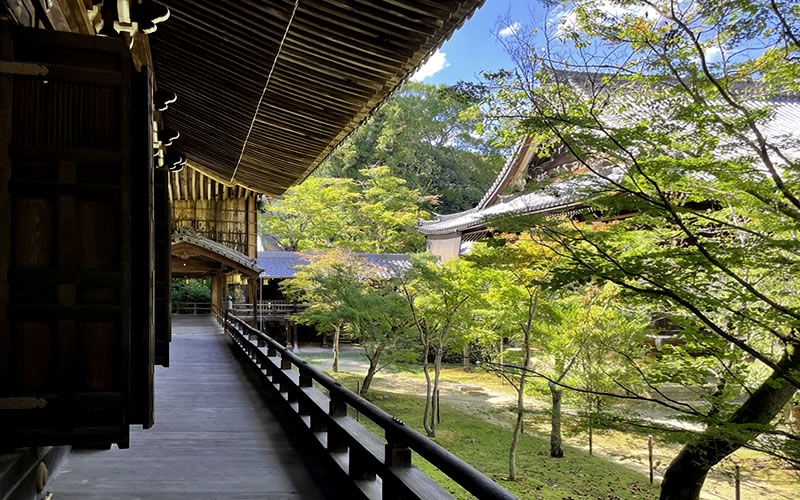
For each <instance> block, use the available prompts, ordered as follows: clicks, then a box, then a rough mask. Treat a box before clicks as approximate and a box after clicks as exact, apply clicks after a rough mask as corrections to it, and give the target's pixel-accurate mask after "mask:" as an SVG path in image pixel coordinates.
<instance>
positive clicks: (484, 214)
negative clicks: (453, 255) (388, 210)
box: [419, 176, 597, 234]
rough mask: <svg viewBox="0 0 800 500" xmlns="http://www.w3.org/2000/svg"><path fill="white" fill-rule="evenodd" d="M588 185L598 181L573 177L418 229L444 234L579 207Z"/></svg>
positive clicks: (432, 222) (424, 223)
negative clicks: (506, 217) (511, 216)
mask: <svg viewBox="0 0 800 500" xmlns="http://www.w3.org/2000/svg"><path fill="white" fill-rule="evenodd" d="M591 184H597V183H592V182H588V179H587V178H586V177H585V176H584V177H576V178H574V179H570V180H568V181H564V182H560V183H557V184H553V185H551V186H548V187H547V188H546V189H542V190H539V191H534V192H532V193H526V194H521V195H519V196H517V197H515V198H512V199H510V200H507V201H503V202H500V203H496V204H494V205H491V206H490V207H488V208H484V209H483V210H474V209H473V210H468V211H466V212H462V213H461V214H458V217H451V218H448V219H440V220H435V221H426V222H423V223H422V224H420V226H419V230H420V232H422V233H424V234H446V233H452V232H455V231H462V230H465V229H470V228H474V227H478V226H480V225H482V224H485V223H487V222H488V221H490V220H491V219H493V218H497V217H500V216H503V215H509V214H525V215H532V214H538V213H550V212H562V211H566V210H571V209H573V208H577V207H578V206H580V205H581V201H582V200H584V199H586V190H587V189H589V188H591Z"/></svg>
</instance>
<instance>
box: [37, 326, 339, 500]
mask: <svg viewBox="0 0 800 500" xmlns="http://www.w3.org/2000/svg"><path fill="white" fill-rule="evenodd" d="M172 325H173V341H172V345H171V351H170V367H169V368H162V367H160V366H159V367H156V380H155V383H156V423H155V425H154V426H153V427H152V428H151V429H148V430H142V429H141V428H135V427H134V428H132V429H131V444H130V449H127V450H119V449H116V448H114V449H111V450H104V451H86V450H73V452H72V453H71V455H70V456H69V458H68V460H67V462H66V463H65V464H64V465H63V466H62V467H61V468H60V470H59V472H58V474H57V475H56V477H55V478H54V479H53V480H51V481H50V483H49V484H48V489H49V490H50V491H52V492H53V493H54V494H55V499H78V498H81V499H87V500H93V499H99V498H103V499H105V500H108V499H134V498H137V499H163V500H173V499H186V498H191V499H201V500H206V499H212V498H217V499H224V498H225V499H232V500H241V499H256V498H258V499H270V500H279V499H287V500H288V499H292V500H296V499H298V498H314V499H316V498H337V496H336V495H335V494H334V491H335V486H334V485H333V484H332V483H331V482H330V481H329V480H328V479H327V477H326V469H325V466H324V465H323V463H322V462H321V461H318V460H321V458H318V457H317V456H315V455H311V453H310V452H308V451H306V450H308V449H310V447H309V446H304V443H303V442H302V441H301V438H298V437H296V436H297V435H298V434H297V433H295V432H294V430H295V428H293V427H291V425H290V424H288V423H287V419H286V418H285V414H282V413H281V411H280V409H279V406H278V401H275V400H271V399H269V396H264V395H263V394H262V393H261V392H260V391H259V390H258V389H257V385H256V383H254V381H253V379H252V377H248V374H247V371H246V368H244V367H243V365H242V364H241V363H240V361H239V360H238V359H236V357H235V355H234V352H233V350H232V349H231V347H230V341H229V340H228V338H227V337H226V336H223V335H222V334H221V329H220V328H219V326H218V325H217V324H216V323H215V322H214V321H213V319H212V318H211V317H210V316H189V315H183V316H174V317H173V319H172ZM271 403H275V404H271Z"/></svg>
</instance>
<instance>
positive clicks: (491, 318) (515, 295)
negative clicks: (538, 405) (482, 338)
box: [466, 238, 555, 481]
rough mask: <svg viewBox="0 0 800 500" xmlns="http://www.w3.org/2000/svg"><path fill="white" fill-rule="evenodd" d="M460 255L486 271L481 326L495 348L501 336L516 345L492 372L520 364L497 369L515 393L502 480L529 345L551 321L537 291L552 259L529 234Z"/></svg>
mask: <svg viewBox="0 0 800 500" xmlns="http://www.w3.org/2000/svg"><path fill="white" fill-rule="evenodd" d="M466 259H467V260H470V261H473V262H475V263H477V264H479V265H480V266H481V267H483V268H485V269H486V270H487V272H488V273H489V286H488V288H487V289H486V290H485V292H484V297H485V300H486V306H488V307H487V308H486V309H485V310H483V311H482V314H481V316H482V320H481V323H483V324H484V327H483V328H486V326H485V325H486V323H488V324H491V325H492V326H491V327H490V331H491V332H492V333H493V334H494V335H499V341H500V345H501V347H502V342H503V338H508V339H510V340H511V341H518V342H519V343H520V345H521V350H520V353H519V355H518V356H502V353H501V357H500V359H499V363H500V364H499V365H498V364H493V365H491V366H492V369H493V370H496V369H497V367H498V366H499V367H504V366H505V364H506V363H508V362H513V363H516V364H518V365H519V366H521V367H522V368H523V370H520V371H519V372H518V373H516V374H514V373H512V372H509V371H506V370H505V369H501V370H499V373H500V375H501V376H503V377H504V378H505V379H506V380H507V381H508V382H509V383H510V384H511V385H512V386H513V387H514V389H515V390H516V392H517V405H516V420H515V423H514V430H513V433H512V438H511V444H510V446H509V453H508V478H509V479H510V480H512V481H516V479H517V460H516V457H517V445H518V443H519V436H520V434H521V432H522V426H523V422H524V417H525V384H526V380H527V377H528V376H529V373H528V371H530V370H532V368H533V353H532V349H533V346H534V343H535V342H536V340H537V339H536V338H535V337H538V336H539V335H537V333H539V332H541V330H542V328H543V324H544V323H547V322H552V320H553V319H554V317H553V316H552V309H551V307H550V304H549V300H548V298H547V297H545V296H544V294H543V293H542V285H543V284H544V283H546V279H547V277H548V275H549V272H550V269H551V268H552V267H553V264H554V263H555V259H554V256H553V254H552V253H551V252H549V251H548V250H547V249H546V248H544V247H542V246H540V245H537V244H533V243H532V242H531V241H530V238H524V239H523V240H521V241H517V242H516V243H515V244H514V245H476V246H475V247H474V248H473V252H472V254H471V255H469V256H468V257H466ZM548 320H549V321H548ZM516 358H519V359H516Z"/></svg>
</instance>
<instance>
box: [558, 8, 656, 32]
mask: <svg viewBox="0 0 800 500" xmlns="http://www.w3.org/2000/svg"><path fill="white" fill-rule="evenodd" d="M595 7H596V8H597V10H598V11H599V12H600V13H602V14H605V15H607V16H610V17H617V18H622V17H624V16H625V15H628V14H630V15H632V16H635V17H645V18H648V19H651V20H656V19H658V18H660V17H661V16H660V15H659V14H658V11H656V10H655V9H653V8H652V7H649V6H644V5H638V6H637V5H627V4H626V3H620V2H619V0H602V1H601V2H600V3H598V4H596V6H595ZM550 20H551V22H552V23H553V24H554V25H555V26H556V31H557V34H558V35H559V36H562V37H563V36H564V35H566V34H568V33H570V32H572V31H574V30H575V29H577V28H578V16H577V13H576V12H575V9H561V10H558V11H556V12H555V13H554V14H553V15H552V16H551V17H550Z"/></svg>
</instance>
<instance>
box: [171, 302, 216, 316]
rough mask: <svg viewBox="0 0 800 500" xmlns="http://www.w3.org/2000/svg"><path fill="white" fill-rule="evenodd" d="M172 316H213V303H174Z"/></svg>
mask: <svg viewBox="0 0 800 500" xmlns="http://www.w3.org/2000/svg"><path fill="white" fill-rule="evenodd" d="M172 314H211V302H174V301H173V302H172Z"/></svg>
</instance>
